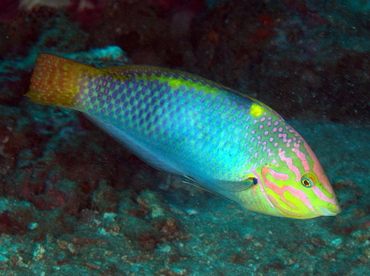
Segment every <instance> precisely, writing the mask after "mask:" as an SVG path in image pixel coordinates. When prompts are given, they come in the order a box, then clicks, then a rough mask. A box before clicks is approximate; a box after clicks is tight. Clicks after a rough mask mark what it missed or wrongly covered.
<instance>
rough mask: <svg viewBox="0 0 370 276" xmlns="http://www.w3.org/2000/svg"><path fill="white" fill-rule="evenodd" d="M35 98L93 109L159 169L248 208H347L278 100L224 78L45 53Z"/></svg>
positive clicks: (316, 211)
mask: <svg viewBox="0 0 370 276" xmlns="http://www.w3.org/2000/svg"><path fill="white" fill-rule="evenodd" d="M26 96H27V97H29V98H30V99H31V100H32V101H34V102H36V103H40V104H47V105H55V106H60V107H65V108H71V109H75V110H78V111H81V112H83V113H84V114H85V115H86V116H87V117H88V118H89V119H91V120H92V121H93V122H94V123H96V124H97V125H98V126H100V127H101V128H102V129H103V130H105V131H106V132H108V133H109V134H110V135H111V136H113V137H114V138H115V139H116V140H118V141H119V142H121V143H122V144H123V145H124V146H125V147H127V148H128V149H129V150H131V151H132V152H133V153H135V154H136V155H137V156H139V157H140V158H141V159H143V160H144V161H145V162H147V163H148V164H150V165H151V166H153V167H154V168H157V169H159V170H163V171H167V172H170V173H174V174H178V175H182V176H184V177H186V178H187V179H188V180H189V179H190V182H192V183H196V185H197V186H200V187H202V188H203V189H206V190H208V191H211V192H214V193H217V194H219V195H221V196H223V197H226V198H228V199H230V200H231V201H233V202H236V203H238V204H240V205H241V206H242V207H244V208H245V209H247V210H250V211H254V212H259V213H263V214H268V215H272V216H279V217H289V218H297V219H307V218H313V217H318V216H334V215H336V214H338V213H339V212H340V207H339V205H338V203H337V199H336V196H335V193H334V191H333V188H332V186H331V184H330V182H329V180H328V178H327V176H326V174H325V172H324V170H323V168H322V166H321V165H320V162H319V160H318V159H317V157H316V155H315V154H314V153H313V151H312V150H311V148H310V147H309V145H308V144H307V143H306V141H305V140H304V139H303V138H302V136H301V135H299V134H298V133H297V131H296V130H294V129H293V127H291V126H290V125H289V124H287V123H286V122H285V121H284V119H283V118H282V117H281V116H280V115H279V114H278V113H277V112H275V111H274V110H272V109H271V108H270V107H268V106H266V105H265V104H263V103H261V102H260V101H258V100H255V99H253V98H250V97H248V96H245V95H242V94H240V93H238V92H236V91H234V90H232V89H230V88H227V87H225V86H223V85H221V84H218V83H216V82H213V81H210V80H207V79H204V78H202V77H199V76H196V75H193V74H189V73H185V72H182V71H178V70H171V69H166V68H160V67H153V66H144V65H125V66H118V67H109V68H103V69H97V68H94V67H91V66H87V65H84V64H81V63H78V62H75V61H72V60H68V59H65V58H61V57H58V56H54V55H49V54H40V55H39V56H38V58H37V61H36V65H35V68H34V71H33V75H32V79H31V85H30V91H29V92H28V93H27V94H26Z"/></svg>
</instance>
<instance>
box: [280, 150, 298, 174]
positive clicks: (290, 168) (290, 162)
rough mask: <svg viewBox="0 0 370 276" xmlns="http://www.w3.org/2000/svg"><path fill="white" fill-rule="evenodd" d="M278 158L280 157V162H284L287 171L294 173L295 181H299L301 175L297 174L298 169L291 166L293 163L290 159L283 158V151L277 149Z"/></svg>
mask: <svg viewBox="0 0 370 276" xmlns="http://www.w3.org/2000/svg"><path fill="white" fill-rule="evenodd" d="M279 157H280V160H281V161H283V162H285V163H286V164H287V166H288V168H289V170H291V171H292V172H294V174H295V176H296V181H300V180H301V179H300V177H301V174H300V173H299V169H298V168H297V167H296V166H294V165H293V161H292V158H288V157H286V156H285V151H283V150H282V149H281V148H279Z"/></svg>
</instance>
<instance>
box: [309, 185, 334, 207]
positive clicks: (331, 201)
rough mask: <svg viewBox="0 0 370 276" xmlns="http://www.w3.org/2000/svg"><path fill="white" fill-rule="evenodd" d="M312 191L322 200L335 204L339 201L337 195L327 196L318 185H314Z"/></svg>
mask: <svg viewBox="0 0 370 276" xmlns="http://www.w3.org/2000/svg"><path fill="white" fill-rule="evenodd" d="M312 191H313V192H314V193H315V195H316V196H317V197H318V198H320V199H321V200H322V201H325V202H328V203H332V204H334V205H337V202H336V200H335V197H333V198H329V197H327V196H326V195H325V194H324V193H323V192H322V191H321V190H320V189H319V188H318V187H312Z"/></svg>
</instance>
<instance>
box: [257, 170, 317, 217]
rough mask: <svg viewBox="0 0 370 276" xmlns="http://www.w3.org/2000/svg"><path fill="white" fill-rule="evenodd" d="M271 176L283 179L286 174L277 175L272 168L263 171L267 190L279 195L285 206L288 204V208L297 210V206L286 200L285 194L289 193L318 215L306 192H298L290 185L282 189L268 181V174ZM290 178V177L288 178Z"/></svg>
mask: <svg viewBox="0 0 370 276" xmlns="http://www.w3.org/2000/svg"><path fill="white" fill-rule="evenodd" d="M268 173H269V174H271V175H272V176H274V177H275V176H278V177H283V175H284V174H282V173H277V172H275V171H274V170H272V169H270V168H264V169H263V172H262V175H263V178H264V181H265V186H266V188H267V189H270V190H272V191H273V192H275V193H276V194H278V195H279V200H280V201H282V202H284V203H285V204H287V205H288V206H290V207H292V208H296V206H294V205H293V204H292V203H291V202H290V201H288V200H287V199H285V197H284V193H285V192H289V193H290V194H291V195H292V196H294V197H296V198H298V199H300V200H301V201H302V203H303V204H304V205H305V206H306V207H307V208H309V209H310V210H311V211H312V212H313V213H316V212H315V209H314V208H313V206H312V203H311V202H310V200H309V198H308V197H307V195H306V193H305V192H304V191H301V190H298V189H296V188H294V187H293V186H290V185H284V186H283V187H282V188H280V187H279V186H277V185H276V184H275V183H273V182H271V181H269V180H268V179H267V176H266V175H267V174H268ZM278 177H276V179H281V180H285V179H284V178H285V177H283V178H278ZM288 178H289V176H288ZM271 198H272V197H271V196H269V199H270V200H271Z"/></svg>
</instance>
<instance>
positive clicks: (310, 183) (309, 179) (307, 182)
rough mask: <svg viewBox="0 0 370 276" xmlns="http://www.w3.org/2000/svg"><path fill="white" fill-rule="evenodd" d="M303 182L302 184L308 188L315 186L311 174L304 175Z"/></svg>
mask: <svg viewBox="0 0 370 276" xmlns="http://www.w3.org/2000/svg"><path fill="white" fill-rule="evenodd" d="M301 184H302V186H304V187H306V188H311V187H312V186H313V180H312V177H310V176H309V175H304V176H302V178H301Z"/></svg>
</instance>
